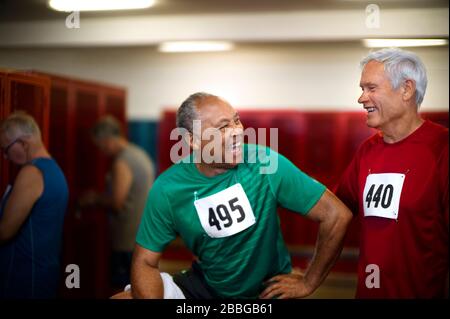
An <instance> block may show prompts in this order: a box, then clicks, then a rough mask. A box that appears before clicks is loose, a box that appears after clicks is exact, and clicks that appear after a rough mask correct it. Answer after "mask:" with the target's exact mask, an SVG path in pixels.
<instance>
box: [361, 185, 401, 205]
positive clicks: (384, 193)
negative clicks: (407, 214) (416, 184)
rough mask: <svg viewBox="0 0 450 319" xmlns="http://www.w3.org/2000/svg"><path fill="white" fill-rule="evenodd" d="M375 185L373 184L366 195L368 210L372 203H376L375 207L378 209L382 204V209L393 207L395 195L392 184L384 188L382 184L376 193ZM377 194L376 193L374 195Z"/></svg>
mask: <svg viewBox="0 0 450 319" xmlns="http://www.w3.org/2000/svg"><path fill="white" fill-rule="evenodd" d="M375 186H376V185H375V184H373V185H372V186H371V187H370V189H369V191H368V192H367V195H366V202H367V208H370V204H371V203H372V202H374V203H375V205H374V207H375V208H378V205H379V204H380V203H381V207H383V208H388V207H389V206H391V202H392V196H393V194H394V186H392V185H391V184H387V185H386V187H384V184H380V185H379V186H378V188H377V190H376V191H375ZM374 192H375V193H374Z"/></svg>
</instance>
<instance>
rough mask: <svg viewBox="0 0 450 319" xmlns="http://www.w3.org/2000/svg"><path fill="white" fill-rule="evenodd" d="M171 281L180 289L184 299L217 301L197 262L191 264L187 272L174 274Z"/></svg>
mask: <svg viewBox="0 0 450 319" xmlns="http://www.w3.org/2000/svg"><path fill="white" fill-rule="evenodd" d="M172 277H173V281H174V282H175V283H176V284H177V286H178V287H180V289H181V291H182V292H183V294H184V296H185V297H186V299H218V298H219V297H218V296H217V295H216V294H215V293H214V291H213V290H212V288H211V287H210V286H209V285H208V284H207V283H206V280H205V277H204V276H203V273H202V270H201V269H200V266H199V265H198V263H197V262H195V261H194V262H193V263H192V267H191V269H189V270H184V271H182V272H179V273H176V274H175V275H173V276H172Z"/></svg>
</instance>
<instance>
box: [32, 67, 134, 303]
mask: <svg viewBox="0 0 450 319" xmlns="http://www.w3.org/2000/svg"><path fill="white" fill-rule="evenodd" d="M41 74H42V73H41ZM46 75H47V76H49V77H50V80H51V96H50V108H51V111H50V117H51V122H50V132H51V142H52V143H51V146H50V152H51V153H52V155H53V156H54V157H55V159H56V160H57V161H58V163H60V165H61V167H62V169H63V171H64V173H65V174H66V177H67V180H68V183H69V189H70V199H69V209H68V212H67V215H66V221H65V228H64V244H63V265H64V267H65V266H66V265H68V264H76V265H78V266H79V267H80V288H79V289H70V290H69V289H67V288H66V287H65V285H64V281H62V282H61V287H60V294H61V296H62V297H64V298H107V297H109V296H111V295H112V292H111V290H110V287H109V277H110V276H109V258H110V239H109V225H108V223H109V222H108V215H107V212H106V211H104V210H102V209H98V208H90V209H83V210H80V209H78V207H77V200H78V198H79V196H80V195H81V194H83V192H85V191H87V190H90V189H91V190H96V191H99V192H101V191H104V188H105V179H106V173H107V171H108V168H109V165H110V162H109V160H108V159H107V158H106V157H105V156H104V155H103V154H101V153H100V151H99V150H98V149H97V148H96V147H95V145H94V144H93V142H92V140H91V136H90V130H91V128H92V127H93V125H94V124H95V123H96V122H97V120H98V119H99V118H100V117H102V116H104V115H106V114H112V115H114V116H115V117H117V118H118V119H119V121H120V122H121V124H122V126H123V127H124V130H125V134H126V91H125V89H123V88H120V87H115V86H111V85H107V84H101V83H95V82H91V81H84V80H79V79H73V78H69V77H63V76H57V75H52V74H46ZM63 271H64V269H63ZM63 274H64V273H63Z"/></svg>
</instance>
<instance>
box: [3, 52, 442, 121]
mask: <svg viewBox="0 0 450 319" xmlns="http://www.w3.org/2000/svg"><path fill="white" fill-rule="evenodd" d="M411 51H414V52H416V53H418V54H419V55H420V56H421V57H422V59H423V61H424V63H425V64H426V66H427V68H428V77H429V84H428V90H427V93H426V95H425V99H424V102H423V105H422V108H423V110H428V111H429V110H448V106H449V80H448V79H449V65H448V56H449V52H448V47H435V48H414V49H411ZM367 52H368V49H366V48H363V47H362V46H360V45H359V44H355V43H348V44H344V43H328V44H324V43H321V44H320V43H309V44H306V43H305V44H271V45H269V44H267V45H263V44H259V45H241V46H237V48H236V49H235V50H234V51H230V52H221V53H189V54H187V53H183V54H167V53H159V52H157V51H156V50H155V48H154V47H128V48H85V49H81V48H76V49H51V48H47V49H0V67H8V68H17V69H35V70H40V71H47V72H52V73H57V74H62V75H68V76H73V77H79V78H85V79H92V80H97V81H102V82H108V83H112V84H117V85H121V86H125V87H127V89H128V115H129V117H130V118H131V119H144V118H145V119H157V118H158V117H159V116H160V112H161V110H162V109H163V108H164V107H168V106H172V107H176V106H178V105H179V104H180V103H181V102H182V101H183V100H184V99H185V98H186V97H187V96H188V95H189V94H191V93H194V92H197V91H206V92H210V93H213V94H217V95H220V96H223V97H224V98H225V99H228V100H229V101H230V102H231V103H232V104H233V105H234V106H236V107H238V108H241V107H253V108H266V107H267V108H273V107H281V108H296V109H302V110H330V109H333V110H336V109H337V110H359V109H360V107H359V105H358V103H357V102H356V100H357V98H358V96H359V93H360V89H359V86H358V84H359V75H360V70H359V60H360V59H361V58H362V57H363V56H364V55H365V54H366V53H367Z"/></svg>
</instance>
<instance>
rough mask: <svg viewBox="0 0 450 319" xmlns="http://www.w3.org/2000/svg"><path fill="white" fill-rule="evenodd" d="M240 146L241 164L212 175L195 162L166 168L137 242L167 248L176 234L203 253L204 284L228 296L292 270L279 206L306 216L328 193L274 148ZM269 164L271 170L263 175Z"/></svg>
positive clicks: (249, 293) (245, 293)
mask: <svg viewBox="0 0 450 319" xmlns="http://www.w3.org/2000/svg"><path fill="white" fill-rule="evenodd" d="M243 152H244V160H243V162H242V163H240V164H239V165H237V166H236V167H235V168H233V169H230V170H228V171H226V172H225V173H223V174H220V175H217V176H214V177H207V176H205V175H203V174H201V173H200V172H199V171H198V170H197V167H196V165H195V163H192V161H191V163H183V162H180V163H177V164H175V165H173V166H172V167H170V168H169V169H168V170H167V171H165V172H164V173H163V174H161V175H160V176H159V177H158V178H157V180H156V181H155V183H154V185H153V187H152V189H151V191H150V194H149V197H148V199H147V204H146V207H145V210H144V213H143V216H142V220H141V225H140V228H139V231H138V234H137V238H136V242H137V243H138V244H139V245H140V246H142V247H144V248H146V249H149V250H151V251H154V252H162V251H163V250H164V248H165V247H166V246H167V245H168V244H169V243H170V242H171V241H172V240H173V239H175V237H176V236H177V234H179V235H180V236H181V238H182V239H183V240H184V242H185V244H186V245H187V247H188V248H189V249H190V250H191V251H192V252H193V254H195V255H196V256H197V257H198V259H199V265H200V267H201V269H202V271H203V273H204V276H205V279H206V281H207V283H208V284H209V285H210V286H211V288H212V289H213V290H214V291H215V292H216V294H217V295H218V296H220V297H224V298H256V297H257V296H258V295H259V293H260V292H261V289H262V282H263V281H265V280H267V279H269V278H270V277H272V276H275V275H277V274H281V273H289V272H290V271H291V260H290V256H289V253H288V251H287V248H286V245H285V243H284V241H283V238H282V234H281V229H280V222H279V218H278V215H277V206H278V205H280V206H282V207H285V208H287V209H290V210H292V211H295V212H298V213H300V214H302V215H306V214H307V213H308V212H309V210H310V209H311V208H312V207H313V206H314V205H315V204H316V203H317V201H318V200H319V199H320V197H321V196H322V194H323V193H324V191H325V186H324V185H322V184H320V183H319V182H317V181H316V180H314V179H312V178H311V177H309V176H308V175H306V174H305V173H303V172H302V171H300V170H299V169H298V168H297V167H296V166H295V165H294V164H292V163H291V162H290V161H289V160H288V159H286V158H285V157H284V156H282V155H280V154H278V153H276V152H274V151H273V150H270V149H269V148H266V147H262V146H256V145H244V150H243ZM190 159H191V160H192V155H191V156H190ZM269 167H270V168H269ZM274 167H275V168H276V170H274ZM267 168H269V169H268V170H267V171H266V172H270V171H272V173H271V174H262V173H261V172H262V171H264V169H267ZM273 171H274V172H273ZM237 185H238V186H237ZM236 187H238V188H236ZM230 192H231V195H230ZM233 194H237V197H235V198H233ZM243 194H244V195H243ZM227 196H228V197H227ZM230 196H231V197H230ZM209 198H213V200H212V202H211V201H208V199H209ZM247 198H248V201H247ZM221 201H222V202H221ZM203 202H206V203H203ZM194 203H195V204H194ZM246 203H247V204H249V205H246ZM202 205H203V210H201V209H202V208H199V207H200V206H202ZM205 205H206V206H205ZM208 205H209V206H211V207H209V206H208ZM196 206H197V207H196ZM204 207H206V208H204ZM208 207H209V208H208ZM250 207H251V208H250ZM199 210H200V212H199ZM200 216H203V217H202V218H201V217H200ZM205 216H206V217H205ZM253 216H254V217H253ZM242 225H244V226H242ZM240 228H245V229H240ZM227 232H228V234H227ZM211 236H213V237H211Z"/></svg>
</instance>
